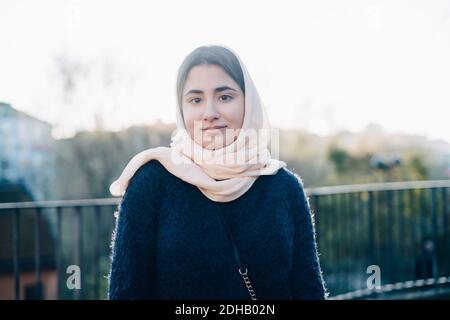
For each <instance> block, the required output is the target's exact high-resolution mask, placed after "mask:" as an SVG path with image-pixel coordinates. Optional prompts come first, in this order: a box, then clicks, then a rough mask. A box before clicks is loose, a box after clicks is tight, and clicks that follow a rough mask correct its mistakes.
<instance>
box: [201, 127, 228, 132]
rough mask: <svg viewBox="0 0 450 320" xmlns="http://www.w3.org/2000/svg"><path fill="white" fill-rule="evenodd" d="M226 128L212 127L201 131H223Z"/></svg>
mask: <svg viewBox="0 0 450 320" xmlns="http://www.w3.org/2000/svg"><path fill="white" fill-rule="evenodd" d="M226 127H227V126H213V127H208V128H204V129H202V130H203V131H216V130H220V129H225V128H226Z"/></svg>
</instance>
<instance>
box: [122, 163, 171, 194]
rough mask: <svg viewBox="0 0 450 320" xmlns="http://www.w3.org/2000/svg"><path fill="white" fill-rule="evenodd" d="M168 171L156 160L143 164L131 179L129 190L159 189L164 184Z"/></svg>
mask: <svg viewBox="0 0 450 320" xmlns="http://www.w3.org/2000/svg"><path fill="white" fill-rule="evenodd" d="M167 174H168V171H167V170H166V168H164V166H163V165H162V164H161V163H160V162H159V161H158V160H156V159H152V160H150V161H148V162H146V163H145V164H143V165H142V166H141V167H139V169H138V170H137V171H136V172H135V174H134V175H133V177H132V178H131V179H130V182H129V185H128V189H130V188H133V189H134V188H139V189H148V188H151V189H154V190H155V189H156V190H157V189H158V188H159V187H160V186H161V184H162V183H163V182H164V179H165V177H166V176H167Z"/></svg>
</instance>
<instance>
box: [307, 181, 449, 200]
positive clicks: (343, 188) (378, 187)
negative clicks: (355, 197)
mask: <svg viewBox="0 0 450 320" xmlns="http://www.w3.org/2000/svg"><path fill="white" fill-rule="evenodd" d="M449 187H450V180H423V181H403V182H381V183H367V184H351V185H339V186H328V187H317V188H305V192H306V193H307V194H308V195H310V196H313V195H329V194H338V193H352V192H369V191H393V190H408V189H431V188H449Z"/></svg>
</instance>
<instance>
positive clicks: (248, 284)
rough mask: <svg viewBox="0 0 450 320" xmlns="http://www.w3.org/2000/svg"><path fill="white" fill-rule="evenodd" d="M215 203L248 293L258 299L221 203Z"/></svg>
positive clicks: (253, 298)
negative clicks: (220, 205)
mask: <svg viewBox="0 0 450 320" xmlns="http://www.w3.org/2000/svg"><path fill="white" fill-rule="evenodd" d="M214 204H215V206H216V208H217V211H218V212H219V217H220V219H221V220H222V222H223V224H224V226H225V229H226V231H227V234H228V237H229V238H230V241H231V244H232V245H233V252H234V257H235V258H236V262H237V265H238V271H239V273H240V275H241V276H242V279H244V283H245V286H246V287H247V290H248V293H249V294H250V297H251V299H252V300H258V299H257V298H256V293H255V290H253V286H252V283H251V282H250V278H249V277H248V275H247V273H248V270H247V268H245V267H244V265H243V264H242V263H241V258H240V256H239V251H238V249H237V246H236V243H235V241H234V238H233V235H232V234H231V230H230V228H229V227H228V224H227V223H226V222H225V218H224V217H223V214H222V210H221V209H220V207H219V205H218V204H217V203H214ZM244 268H245V271H243V270H244Z"/></svg>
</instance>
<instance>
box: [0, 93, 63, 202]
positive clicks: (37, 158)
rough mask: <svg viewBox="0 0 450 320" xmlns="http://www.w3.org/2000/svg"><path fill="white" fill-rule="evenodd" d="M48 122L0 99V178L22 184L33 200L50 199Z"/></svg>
mask: <svg viewBox="0 0 450 320" xmlns="http://www.w3.org/2000/svg"><path fill="white" fill-rule="evenodd" d="M51 130H52V126H51V124H49V123H47V122H44V121H42V120H39V119H37V118H34V117H32V116H30V115H28V114H26V113H24V112H21V111H18V110H16V109H14V108H13V107H12V106H11V105H10V104H7V103H2V102H0V181H1V182H2V183H3V184H5V183H11V184H17V183H19V184H23V185H25V186H26V187H27V189H28V190H29V191H30V192H31V194H32V197H33V199H34V200H47V199H51V198H52V197H51V191H52V184H53V182H54V163H55V156H54V147H55V140H54V139H53V137H52V135H51Z"/></svg>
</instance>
